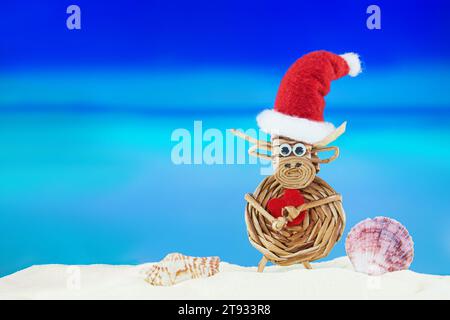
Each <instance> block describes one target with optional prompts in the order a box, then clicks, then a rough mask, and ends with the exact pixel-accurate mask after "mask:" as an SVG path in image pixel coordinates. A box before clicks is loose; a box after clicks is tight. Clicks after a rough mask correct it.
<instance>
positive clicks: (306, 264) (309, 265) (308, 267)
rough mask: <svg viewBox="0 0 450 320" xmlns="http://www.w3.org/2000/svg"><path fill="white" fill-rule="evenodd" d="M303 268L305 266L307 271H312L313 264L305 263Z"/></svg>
mask: <svg viewBox="0 0 450 320" xmlns="http://www.w3.org/2000/svg"><path fill="white" fill-rule="evenodd" d="M303 266H304V267H305V268H306V269H308V270H311V269H312V266H311V264H310V263H309V262H303Z"/></svg>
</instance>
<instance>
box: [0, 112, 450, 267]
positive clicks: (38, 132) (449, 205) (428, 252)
mask: <svg viewBox="0 0 450 320" xmlns="http://www.w3.org/2000/svg"><path fill="white" fill-rule="evenodd" d="M255 112H256V111H255ZM425 114H428V115H429V114H433V116H425ZM195 120H201V121H202V122H203V123H202V124H203V129H204V130H206V129H208V128H218V129H220V130H225V129H227V128H233V127H238V128H243V129H249V128H256V123H255V113H253V112H247V113H245V114H239V113H237V112H236V113H228V114H220V113H217V114H214V113H205V114H202V113H201V112H197V113H193V114H185V115H182V116H180V115H178V116H177V115H175V114H170V113H167V114H158V113H154V114H152V113H120V112H116V113H114V112H113V113H103V112H70V111H65V112H59V113H58V112H26V113H20V112H3V113H2V114H0V146H1V148H0V177H1V184H0V227H1V232H0V275H6V274H9V273H12V272H15V271H17V270H19V269H22V268H25V267H28V266H30V265H34V264H48V263H64V264H92V263H108V264H134V263H143V262H148V261H156V260H159V259H161V258H162V257H163V256H164V255H165V254H167V253H169V252H173V251H179V252H182V253H185V254H189V255H198V256H207V255H219V256H220V257H221V258H222V259H223V260H224V261H228V262H231V263H236V264H242V265H255V264H256V263H257V262H258V260H259V253H258V252H257V251H256V250H255V249H254V248H253V247H251V246H250V244H249V243H248V240H247V236H246V228H245V222H244V216H243V214H244V199H243V195H244V194H245V193H246V192H251V191H253V190H254V189H255V187H256V186H257V185H258V183H259V182H260V180H261V179H263V176H261V174H260V167H261V165H260V164H245V165H242V164H227V165H206V164H199V165H175V164H173V162H172V161H171V150H172V148H173V147H174V145H175V144H176V143H175V142H173V141H171V134H172V132H173V130H175V129H177V128H186V129H188V130H192V128H193V123H194V121H195ZM331 120H332V121H333V122H335V123H336V124H339V123H340V121H343V120H348V121H349V123H348V128H347V132H346V134H345V135H344V136H342V137H341V138H340V139H339V140H338V141H337V142H336V143H335V145H338V146H339V147H340V148H341V156H340V158H339V159H338V160H336V161H335V162H333V163H332V164H329V165H324V166H323V167H322V171H321V172H320V176H321V177H322V178H324V179H325V180H326V181H328V182H329V183H330V184H331V185H332V186H333V187H334V188H335V189H336V190H337V191H338V192H340V193H341V194H342V195H343V197H344V208H345V210H346V213H347V218H348V222H347V227H346V231H345V234H347V232H348V230H349V229H350V227H351V226H353V225H355V224H356V223H357V222H359V221H360V220H362V219H364V218H366V217H374V216H378V215H384V216H388V217H392V218H395V219H397V220H399V221H400V222H402V223H403V224H404V225H405V226H406V227H407V228H408V230H409V231H410V233H411V235H412V236H413V239H414V241H415V250H416V252H415V260H414V262H413V265H412V269H413V270H415V271H419V272H427V273H436V274H449V273H450V267H449V265H450V216H449V212H450V201H449V196H448V192H449V191H448V186H449V181H450V161H449V159H450V126H449V124H450V116H449V115H448V114H447V113H445V112H442V111H441V112H434V113H433V112H427V113H422V112H420V111H417V112H414V113H399V114H395V113H394V114H392V113H388V114H383V113H370V112H361V113H354V112H353V113H350V112H349V113H346V112H340V113H338V114H333V115H332V119H331ZM205 145H206V143H205ZM344 254H345V251H344V241H343V240H341V241H340V242H339V243H338V245H337V246H336V247H335V248H334V250H333V251H332V253H331V255H330V257H329V258H333V257H338V256H342V255H344ZM327 259H328V258H327Z"/></svg>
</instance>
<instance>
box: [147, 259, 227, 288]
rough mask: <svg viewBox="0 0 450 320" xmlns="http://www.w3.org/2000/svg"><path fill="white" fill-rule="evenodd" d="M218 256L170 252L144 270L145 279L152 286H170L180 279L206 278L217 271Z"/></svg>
mask: <svg viewBox="0 0 450 320" xmlns="http://www.w3.org/2000/svg"><path fill="white" fill-rule="evenodd" d="M219 264H220V258H219V257H190V256H185V255H183V254H181V253H170V254H168V255H167V256H166V257H165V258H164V259H163V260H161V261H160V262H159V263H157V264H155V265H152V266H151V267H150V269H149V270H147V272H146V275H147V277H146V279H145V280H146V281H147V282H148V283H150V284H151V285H154V286H171V285H174V284H176V283H179V282H181V281H185V280H190V279H197V278H206V277H210V276H213V275H215V274H216V273H218V272H219Z"/></svg>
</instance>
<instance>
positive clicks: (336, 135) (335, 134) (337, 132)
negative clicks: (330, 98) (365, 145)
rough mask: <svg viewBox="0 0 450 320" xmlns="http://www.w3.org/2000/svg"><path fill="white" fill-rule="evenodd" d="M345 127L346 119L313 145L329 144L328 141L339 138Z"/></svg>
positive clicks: (322, 145)
mask: <svg viewBox="0 0 450 320" xmlns="http://www.w3.org/2000/svg"><path fill="white" fill-rule="evenodd" d="M346 127H347V121H345V122H344V123H342V124H341V125H340V126H339V127H338V128H337V129H336V130H334V131H333V132H332V133H330V134H329V135H328V136H326V137H325V138H324V139H322V140H320V141H319V142H317V143H315V144H314V147H325V146H327V145H329V144H330V143H332V142H333V141H335V140H336V139H337V138H339V137H340V136H341V135H342V134H343V133H344V132H345V129H346Z"/></svg>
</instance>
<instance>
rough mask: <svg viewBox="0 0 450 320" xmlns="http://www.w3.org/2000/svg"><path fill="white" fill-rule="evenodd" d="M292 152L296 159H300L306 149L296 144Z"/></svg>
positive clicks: (301, 144) (300, 144) (302, 145)
mask: <svg viewBox="0 0 450 320" xmlns="http://www.w3.org/2000/svg"><path fill="white" fill-rule="evenodd" d="M292 151H293V152H294V154H295V155H296V156H297V157H301V156H303V155H304V154H305V153H306V147H305V145H304V144H303V143H297V144H296V145H295V146H294V147H293V148H292Z"/></svg>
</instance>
